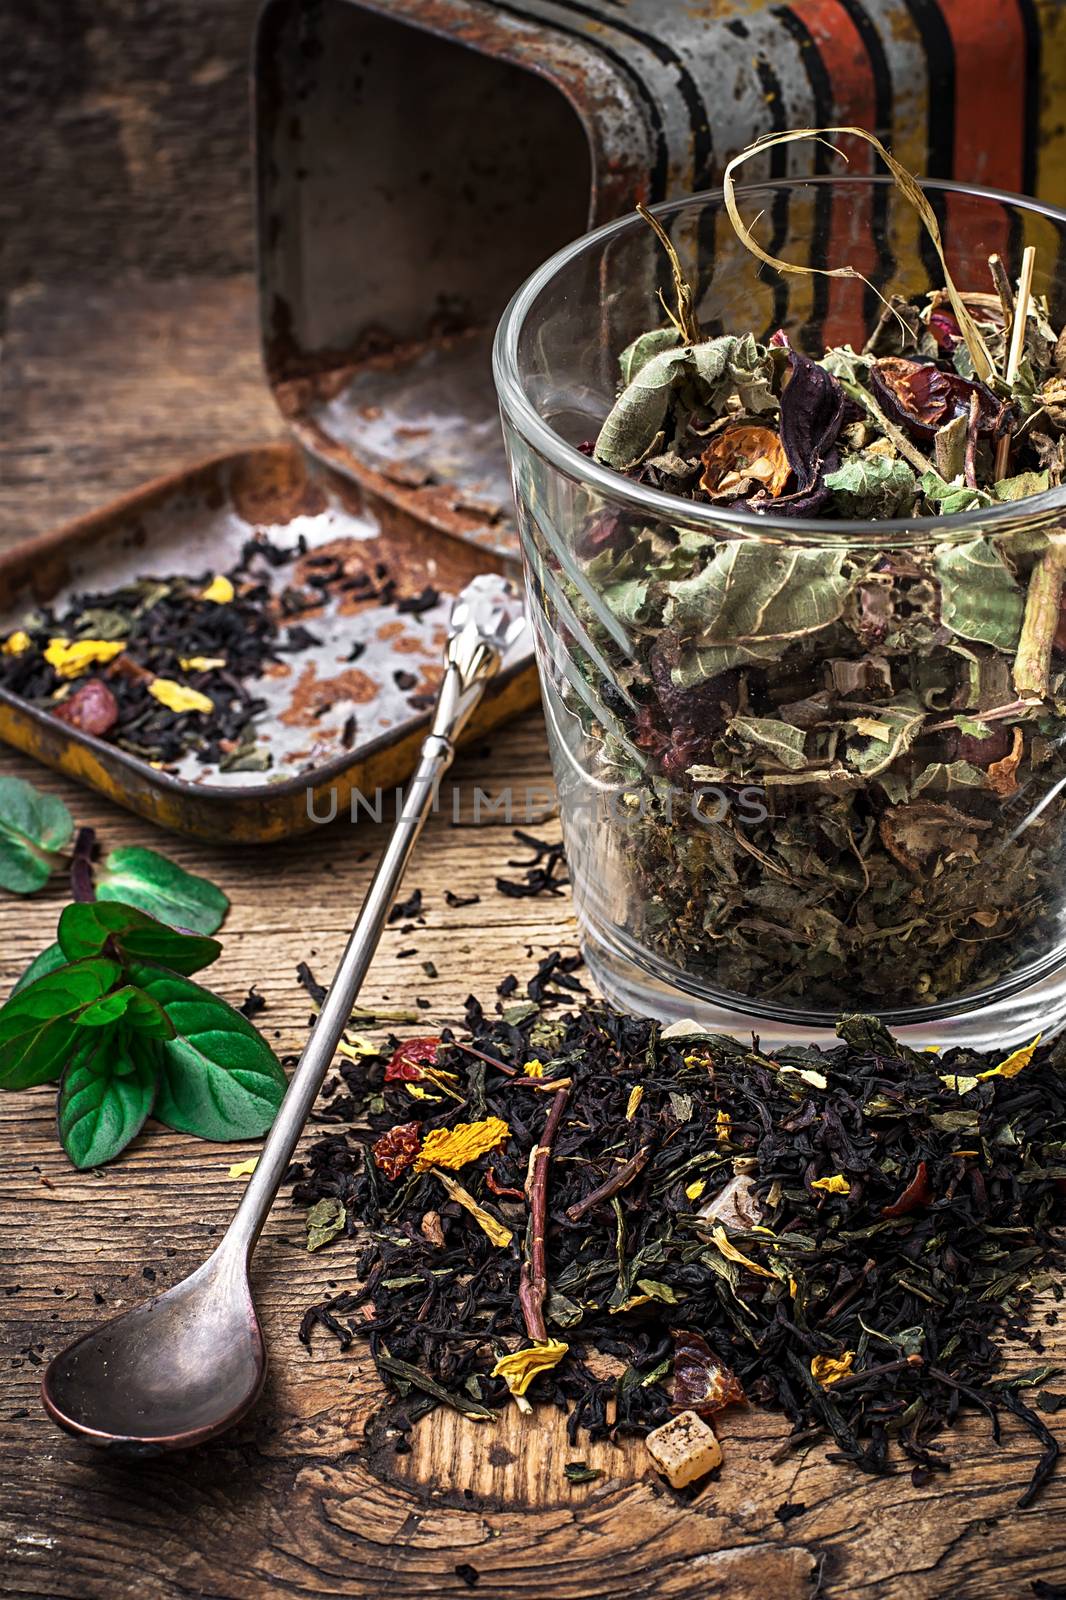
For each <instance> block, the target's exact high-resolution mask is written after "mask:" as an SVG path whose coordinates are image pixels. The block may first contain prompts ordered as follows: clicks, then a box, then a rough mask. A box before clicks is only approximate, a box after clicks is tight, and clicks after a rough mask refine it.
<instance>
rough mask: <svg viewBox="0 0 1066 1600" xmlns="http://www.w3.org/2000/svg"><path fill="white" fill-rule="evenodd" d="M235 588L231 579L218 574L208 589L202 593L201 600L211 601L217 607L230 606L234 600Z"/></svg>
mask: <svg viewBox="0 0 1066 1600" xmlns="http://www.w3.org/2000/svg"><path fill="white" fill-rule="evenodd" d="M233 595H234V588H233V585H232V583H230V581H229V579H228V578H226V577H224V576H223V575H222V573H221V572H220V573H218V574H217V575H216V576H215V577H213V578H212V579H211V582H210V583H209V584H208V586H207V588H206V589H204V590H202V591H201V593H200V599H201V600H211V601H213V602H214V604H215V605H216V606H228V605H229V603H230V601H231V600H232V599H233Z"/></svg>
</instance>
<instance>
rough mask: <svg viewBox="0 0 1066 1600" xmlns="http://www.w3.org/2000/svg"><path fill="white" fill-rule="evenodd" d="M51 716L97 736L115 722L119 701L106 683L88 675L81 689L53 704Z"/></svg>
mask: <svg viewBox="0 0 1066 1600" xmlns="http://www.w3.org/2000/svg"><path fill="white" fill-rule="evenodd" d="M52 715H53V716H54V717H58V718H59V721H60V722H66V723H68V724H69V725H70V727H72V728H78V729H79V730H80V731H81V732H82V733H91V734H95V736H96V737H97V738H98V739H99V738H101V737H102V736H103V735H104V734H105V733H110V732H111V729H112V728H113V727H114V726H115V723H116V722H117V721H118V701H117V700H116V699H115V697H114V695H113V694H112V693H111V690H110V689H109V688H108V686H107V684H106V683H104V682H102V681H101V679H99V678H90V679H89V680H88V682H86V683H83V684H82V686H81V688H80V689H75V691H74V693H73V694H72V695H70V696H68V698H67V699H66V700H63V701H61V702H60V704H59V705H57V706H53V707H52Z"/></svg>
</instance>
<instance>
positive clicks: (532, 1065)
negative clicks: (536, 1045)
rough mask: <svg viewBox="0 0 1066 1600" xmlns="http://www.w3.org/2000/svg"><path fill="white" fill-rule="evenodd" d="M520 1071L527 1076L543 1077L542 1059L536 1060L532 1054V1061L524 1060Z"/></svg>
mask: <svg viewBox="0 0 1066 1600" xmlns="http://www.w3.org/2000/svg"><path fill="white" fill-rule="evenodd" d="M522 1071H523V1072H524V1073H525V1075H526V1077H527V1078H543V1076H544V1063H543V1061H538V1060H537V1058H536V1056H534V1057H533V1060H532V1061H527V1062H526V1064H525V1066H524V1067H523V1068H522Z"/></svg>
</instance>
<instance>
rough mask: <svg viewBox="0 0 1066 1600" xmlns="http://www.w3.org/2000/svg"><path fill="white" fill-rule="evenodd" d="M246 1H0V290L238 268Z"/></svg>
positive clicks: (246, 135) (245, 250)
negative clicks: (133, 273)
mask: <svg viewBox="0 0 1066 1600" xmlns="http://www.w3.org/2000/svg"><path fill="white" fill-rule="evenodd" d="M258 10H259V4H258V0H63V4H62V5H54V4H53V5H42V4H41V3H40V0H6V3H5V5H4V6H3V7H0V96H2V99H3V106H4V117H3V122H2V133H0V137H2V138H3V141H4V142H3V146H2V159H0V168H2V170H3V172H4V184H3V188H2V191H0V298H2V296H3V295H4V294H6V293H7V291H8V290H9V289H12V288H14V287H16V286H18V285H22V284H29V283H39V282H49V281H52V280H55V279H57V278H65V277H73V278H77V279H78V280H79V281H81V282H87V281H89V280H95V281H97V282H111V281H113V279H114V277H115V276H116V275H122V274H123V273H125V272H126V271H128V270H129V269H131V268H133V269H136V270H138V271H141V272H144V273H146V274H148V275H149V276H152V277H175V276H179V275H181V274H183V273H212V274H223V273H232V272H237V271H246V270H247V269H248V268H249V267H250V266H251V262H252V180H251V153H250V117H249V111H248V63H249V60H250V58H251V42H252V29H253V25H254V22H255V17H256V13H257V12H258Z"/></svg>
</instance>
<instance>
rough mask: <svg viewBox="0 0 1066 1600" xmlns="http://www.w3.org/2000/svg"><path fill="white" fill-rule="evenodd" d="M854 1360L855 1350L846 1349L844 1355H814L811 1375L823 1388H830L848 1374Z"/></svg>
mask: <svg viewBox="0 0 1066 1600" xmlns="http://www.w3.org/2000/svg"><path fill="white" fill-rule="evenodd" d="M854 1360H855V1352H854V1350H845V1351H844V1354H843V1355H842V1356H812V1357H811V1377H812V1378H813V1379H814V1381H815V1383H820V1384H821V1386H822V1388H823V1389H828V1388H829V1387H830V1386H831V1385H832V1384H834V1383H839V1382H840V1380H841V1378H846V1377H847V1376H848V1374H849V1373H850V1371H851V1367H852V1363H853V1361H854Z"/></svg>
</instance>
